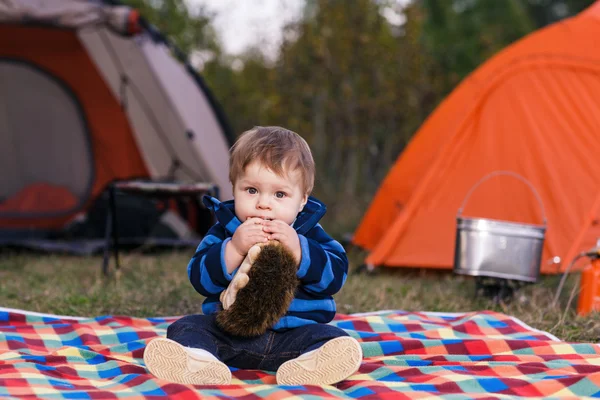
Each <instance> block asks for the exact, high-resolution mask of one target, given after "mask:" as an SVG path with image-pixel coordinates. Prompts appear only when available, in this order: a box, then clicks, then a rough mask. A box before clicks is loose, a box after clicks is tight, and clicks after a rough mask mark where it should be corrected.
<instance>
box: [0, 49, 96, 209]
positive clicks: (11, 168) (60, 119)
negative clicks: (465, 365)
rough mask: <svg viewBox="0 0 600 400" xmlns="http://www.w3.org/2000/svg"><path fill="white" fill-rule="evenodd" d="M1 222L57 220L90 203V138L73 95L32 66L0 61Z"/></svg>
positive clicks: (54, 79)
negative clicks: (11, 218) (12, 219)
mask: <svg viewBox="0 0 600 400" xmlns="http://www.w3.org/2000/svg"><path fill="white" fill-rule="evenodd" d="M0 171H2V173H0V216H14V217H39V216H57V215H62V214H67V213H69V212H72V211H74V210H76V209H77V208H78V207H79V206H80V205H81V204H83V203H84V202H85V201H86V200H87V198H88V197H89V192H90V189H91V183H92V179H93V174H94V170H93V158H92V154H91V144H90V136H89V132H88V129H87V124H86V120H85V117H84V115H83V113H82V111H81V106H80V104H79V102H78V101H77V98H76V97H75V96H74V94H73V93H72V92H71V90H70V89H69V88H68V87H67V86H66V85H65V84H64V83H62V81H59V80H58V79H56V78H55V77H54V76H52V75H51V74H49V73H48V72H46V71H44V70H41V69H39V68H37V67H36V66H34V65H31V64H28V63H25V62H20V61H15V60H10V59H0Z"/></svg>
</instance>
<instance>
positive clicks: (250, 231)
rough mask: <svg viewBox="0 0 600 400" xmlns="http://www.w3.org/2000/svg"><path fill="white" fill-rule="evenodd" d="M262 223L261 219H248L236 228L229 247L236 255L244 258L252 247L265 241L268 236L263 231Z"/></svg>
mask: <svg viewBox="0 0 600 400" xmlns="http://www.w3.org/2000/svg"><path fill="white" fill-rule="evenodd" d="M264 222H265V221H264V220H262V219H261V218H248V219H247V220H246V221H244V223H242V224H241V225H240V226H238V228H237V229H236V230H235V232H234V233H233V237H232V238H231V245H232V246H233V248H234V250H235V251H236V253H238V254H239V255H240V256H242V257H245V256H246V254H248V250H250V248H251V247H252V246H254V245H255V244H257V243H264V242H266V241H267V236H268V235H267V233H266V232H265V231H264V230H263V224H264Z"/></svg>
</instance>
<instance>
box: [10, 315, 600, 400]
mask: <svg viewBox="0 0 600 400" xmlns="http://www.w3.org/2000/svg"><path fill="white" fill-rule="evenodd" d="M175 320H176V317H173V318H146V319H143V318H131V317H123V316H103V317H97V318H75V317H63V316H50V315H43V314H36V313H28V312H25V311H20V310H9V309H0V397H3V396H8V397H13V398H32V397H38V398H58V399H74V398H85V399H120V398H151V397H155V396H169V397H170V398H174V399H188V398H190V399H191V398H199V397H201V398H234V399H248V400H250V399H259V398H270V399H281V398H290V397H295V398H337V397H340V398H377V399H408V398H433V399H437V398H439V399H456V398H486V399H490V398H515V397H544V398H551V397H554V398H558V397H572V398H582V397H586V396H587V397H600V347H599V346H598V345H595V344H585V343H565V342H561V341H559V340H558V339H556V338H555V337H553V336H551V335H549V334H548V333H545V332H541V331H537V330H535V329H532V328H530V327H528V326H527V325H525V324H523V323H522V322H520V321H519V320H517V319H515V318H512V317H510V316H507V315H504V314H499V313H495V312H489V311H485V312H473V313H465V314H441V313H411V312H403V311H383V312H378V313H372V314H354V315H338V316H337V318H336V319H335V320H334V321H333V322H332V323H333V324H335V325H337V326H338V327H340V328H342V329H345V330H347V332H349V333H350V334H351V335H352V336H353V337H355V338H356V339H358V340H359V341H361V343H362V346H363V351H364V356H365V358H364V361H363V363H362V365H361V367H360V370H359V371H358V372H357V373H356V374H355V375H353V376H351V377H350V378H349V379H347V380H345V381H343V382H340V383H338V384H337V385H335V386H323V387H319V386H277V385H276V382H275V376H274V374H272V373H268V372H264V371H256V370H233V377H234V379H233V381H232V385H229V386H195V387H194V386H189V385H179V384H173V383H169V382H166V381H163V380H160V379H156V378H154V377H153V376H152V375H150V374H149V373H148V371H147V370H146V368H145V367H144V364H143V361H142V355H143V352H144V347H145V345H146V343H148V341H149V340H150V339H151V338H153V337H155V336H164V335H165V333H166V329H167V326H168V325H169V324H170V323H171V322H173V321H175Z"/></svg>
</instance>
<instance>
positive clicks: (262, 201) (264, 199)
mask: <svg viewBox="0 0 600 400" xmlns="http://www.w3.org/2000/svg"><path fill="white" fill-rule="evenodd" d="M256 206H257V207H258V208H260V209H262V210H264V209H269V208H271V203H270V202H269V197H268V196H260V197H259V198H258V203H257V204H256Z"/></svg>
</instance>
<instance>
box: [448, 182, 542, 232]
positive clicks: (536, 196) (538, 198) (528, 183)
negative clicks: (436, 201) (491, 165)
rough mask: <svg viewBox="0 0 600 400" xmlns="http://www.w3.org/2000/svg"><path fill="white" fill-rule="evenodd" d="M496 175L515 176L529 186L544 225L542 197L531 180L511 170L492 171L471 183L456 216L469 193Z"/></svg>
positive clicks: (460, 214)
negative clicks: (540, 211) (538, 206)
mask: <svg viewBox="0 0 600 400" xmlns="http://www.w3.org/2000/svg"><path fill="white" fill-rule="evenodd" d="M498 175H509V176H512V177H514V178H517V179H518V180H520V181H521V182H523V183H525V184H526V185H527V186H529V188H530V189H531V191H532V192H533V194H534V195H535V198H536V199H537V201H538V203H539V205H540V209H541V210H542V217H543V218H544V225H546V221H547V219H546V211H545V210H544V203H542V198H541V197H540V195H539V194H538V192H537V190H535V188H534V187H533V185H532V184H531V182H529V181H528V180H527V179H525V178H523V177H522V176H521V175H519V174H517V173H516V172H513V171H494V172H492V173H490V174H488V175H486V176H484V177H483V178H481V179H480V180H479V181H478V182H477V183H476V184H475V185H473V187H472V188H471V189H470V190H469V192H468V193H467V195H466V196H465V199H464V200H463V202H462V204H461V205H460V208H459V209H458V213H457V214H456V217H457V218H460V217H461V216H462V212H463V209H464V208H465V205H466V203H467V200H469V198H470V197H471V195H472V194H473V192H474V191H475V189H477V187H479V185H481V184H482V183H483V182H485V181H487V180H488V179H491V178H493V177H495V176H498Z"/></svg>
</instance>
